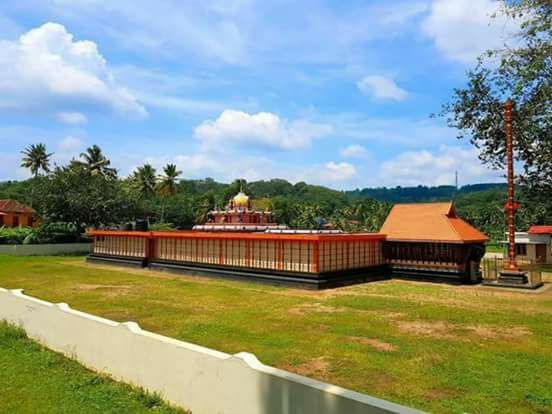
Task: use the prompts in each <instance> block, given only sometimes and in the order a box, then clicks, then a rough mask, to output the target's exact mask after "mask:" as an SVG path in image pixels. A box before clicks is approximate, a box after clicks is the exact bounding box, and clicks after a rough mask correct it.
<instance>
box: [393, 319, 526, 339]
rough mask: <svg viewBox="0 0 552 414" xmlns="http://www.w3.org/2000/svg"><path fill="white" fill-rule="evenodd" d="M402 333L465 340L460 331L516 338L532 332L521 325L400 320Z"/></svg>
mask: <svg viewBox="0 0 552 414" xmlns="http://www.w3.org/2000/svg"><path fill="white" fill-rule="evenodd" d="M397 326H398V328H399V330H400V331H401V332H404V333H409V334H414V335H419V336H426V337H431V338H440V339H453V340H465V339H467V338H466V337H465V335H462V332H461V331H468V333H470V334H474V335H475V336H477V337H479V338H482V339H517V338H523V337H526V336H529V335H532V332H531V331H530V330H529V329H527V328H525V327H523V326H506V327H500V326H492V325H487V326H485V325H468V326H465V325H455V324H451V323H447V322H443V321H437V322H426V321H401V322H398V324H397Z"/></svg>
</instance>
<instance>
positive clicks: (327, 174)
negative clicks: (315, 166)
mask: <svg viewBox="0 0 552 414" xmlns="http://www.w3.org/2000/svg"><path fill="white" fill-rule="evenodd" d="M356 175H357V170H356V168H355V166H354V165H352V164H349V163H348V162H339V163H337V162H334V161H331V162H328V163H326V164H324V167H323V169H322V170H320V171H319V173H318V176H319V179H318V180H317V181H322V182H328V181H329V182H342V181H349V180H351V179H353V178H354V177H355V176H356Z"/></svg>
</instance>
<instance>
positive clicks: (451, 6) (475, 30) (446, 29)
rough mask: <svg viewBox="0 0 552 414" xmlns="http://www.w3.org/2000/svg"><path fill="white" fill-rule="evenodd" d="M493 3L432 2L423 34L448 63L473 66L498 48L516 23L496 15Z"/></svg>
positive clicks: (478, 0) (487, 0)
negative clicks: (489, 51) (494, 15)
mask: <svg viewBox="0 0 552 414" xmlns="http://www.w3.org/2000/svg"><path fill="white" fill-rule="evenodd" d="M501 4H502V2H501V1H496V0H433V2H432V4H431V11H430V14H429V16H428V17H427V18H426V19H425V20H424V22H423V24H422V31H423V32H424V33H425V34H426V35H427V36H429V37H430V38H431V39H433V41H434V42H435V45H436V47H437V48H438V49H439V50H440V51H441V52H442V53H443V54H444V55H445V56H446V57H447V58H449V59H452V60H456V61H459V62H463V63H467V64H470V63H473V62H474V61H475V59H476V58H477V57H478V56H479V55H481V54H482V53H483V52H484V51H485V50H487V49H493V48H497V47H500V46H502V45H503V44H504V42H505V41H506V39H507V38H508V37H510V34H511V33H512V32H513V31H514V30H515V29H516V28H517V22H514V21H513V20H511V19H508V18H507V17H505V16H503V15H501V14H497V16H496V17H495V18H494V19H493V18H491V16H492V15H493V14H494V13H497V12H499V10H500V7H501Z"/></svg>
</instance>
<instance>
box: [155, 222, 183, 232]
mask: <svg viewBox="0 0 552 414" xmlns="http://www.w3.org/2000/svg"><path fill="white" fill-rule="evenodd" d="M148 230H150V231H174V230H177V228H176V227H175V226H174V224H172V223H155V224H150V226H149V229H148Z"/></svg>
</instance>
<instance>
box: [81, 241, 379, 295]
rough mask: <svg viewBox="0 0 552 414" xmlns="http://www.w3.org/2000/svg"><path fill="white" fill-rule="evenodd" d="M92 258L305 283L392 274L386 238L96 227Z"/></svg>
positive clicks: (326, 284) (336, 282)
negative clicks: (385, 251) (387, 264)
mask: <svg viewBox="0 0 552 414" xmlns="http://www.w3.org/2000/svg"><path fill="white" fill-rule="evenodd" d="M90 235H91V236H92V237H93V240H94V243H93V246H92V253H91V255H90V256H89V260H92V261H94V260H102V261H112V262H118V263H123V264H129V265H132V264H134V265H140V266H149V267H152V268H158V269H165V270H172V271H183V272H186V273H199V274H205V275H212V276H223V277H230V278H248V279H255V280H258V281H265V282H272V283H287V284H292V285H294V284H295V285H300V286H303V287H307V288H308V287H311V288H321V287H331V286H339V285H342V284H348V283H352V282H354V281H358V280H365V281H367V280H374V279H382V278H385V277H387V272H386V271H385V259H384V257H383V241H384V240H385V236H383V235H380V234H377V233H374V234H372V233H356V234H270V233H228V232H225V233H213V232H198V231H188V232H185V231H184V232H122V231H92V232H91V233H90Z"/></svg>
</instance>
